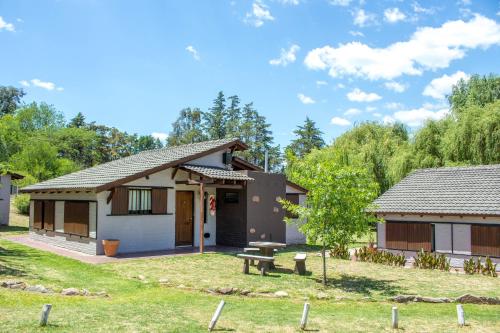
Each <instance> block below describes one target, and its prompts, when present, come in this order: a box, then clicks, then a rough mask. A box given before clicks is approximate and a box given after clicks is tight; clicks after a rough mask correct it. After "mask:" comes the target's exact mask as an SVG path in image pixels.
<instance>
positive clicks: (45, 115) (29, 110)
mask: <svg viewBox="0 0 500 333" xmlns="http://www.w3.org/2000/svg"><path fill="white" fill-rule="evenodd" d="M16 118H17V120H18V121H19V125H20V126H21V129H22V130H23V131H27V132H34V131H39V130H49V129H57V128H61V127H63V126H65V122H64V116H63V114H62V113H61V112H59V111H57V110H56V109H55V108H54V107H53V106H52V105H48V104H47V103H43V102H42V103H40V104H38V103H36V102H33V103H31V104H28V105H25V106H23V107H22V108H20V109H19V110H17V112H16Z"/></svg>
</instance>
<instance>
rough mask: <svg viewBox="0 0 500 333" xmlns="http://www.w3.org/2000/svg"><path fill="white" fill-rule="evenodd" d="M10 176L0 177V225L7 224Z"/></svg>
mask: <svg viewBox="0 0 500 333" xmlns="http://www.w3.org/2000/svg"><path fill="white" fill-rule="evenodd" d="M10 178H11V177H10V175H0V225H8V224H9V213H10Z"/></svg>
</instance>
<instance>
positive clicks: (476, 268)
mask: <svg viewBox="0 0 500 333" xmlns="http://www.w3.org/2000/svg"><path fill="white" fill-rule="evenodd" d="M464 271H465V273H466V274H471V275H472V274H479V273H480V274H483V275H487V276H492V277H497V275H498V274H497V264H494V263H493V261H492V260H491V259H490V257H486V259H485V261H484V264H483V262H482V261H481V258H477V259H476V261H474V258H470V259H467V260H464Z"/></svg>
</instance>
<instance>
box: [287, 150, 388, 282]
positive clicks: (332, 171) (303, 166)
mask: <svg viewBox="0 0 500 333" xmlns="http://www.w3.org/2000/svg"><path fill="white" fill-rule="evenodd" d="M288 172H289V175H290V176H291V179H292V180H293V181H294V182H297V183H298V184H300V185H301V186H304V187H305V188H307V189H308V190H309V192H308V193H307V200H306V204H305V205H304V206H300V205H295V204H293V203H291V202H289V201H286V200H281V203H282V205H283V207H284V208H285V209H286V210H287V211H289V212H291V213H292V214H294V215H298V217H299V218H298V219H297V220H290V219H285V220H286V221H287V223H298V227H299V230H300V231H301V232H303V233H304V234H305V235H306V236H307V238H308V239H309V240H310V241H312V242H315V243H321V245H322V257H323V285H325V286H326V256H325V252H326V249H327V248H331V247H333V246H336V245H341V246H347V245H348V244H349V243H350V242H351V241H352V240H353V239H354V237H356V236H359V235H362V234H364V233H366V232H367V231H368V229H369V228H370V224H371V223H373V222H376V221H377V219H376V218H375V217H374V216H373V215H371V214H367V212H366V210H367V208H369V207H370V206H371V204H372V202H373V200H374V199H375V198H376V197H377V194H378V184H377V182H376V181H374V179H373V177H372V176H371V175H370V174H369V173H368V172H367V170H366V169H364V168H355V167H351V166H341V165H340V164H338V163H336V162H335V161H334V160H332V159H329V160H317V159H316V158H315V157H314V154H310V155H308V156H306V158H305V159H303V160H297V161H295V163H293V166H292V167H291V170H288ZM296 221H302V222H296Z"/></svg>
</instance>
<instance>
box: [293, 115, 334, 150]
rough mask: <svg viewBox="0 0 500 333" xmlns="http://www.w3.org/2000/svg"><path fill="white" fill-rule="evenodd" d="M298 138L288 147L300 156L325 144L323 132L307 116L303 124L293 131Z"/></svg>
mask: <svg viewBox="0 0 500 333" xmlns="http://www.w3.org/2000/svg"><path fill="white" fill-rule="evenodd" d="M293 133H294V134H295V136H296V138H295V139H294V140H293V141H292V143H290V145H289V146H288V147H287V148H286V149H287V150H289V151H290V152H291V153H292V154H294V155H295V156H298V157H304V156H305V155H306V154H309V153H310V152H311V150H313V149H320V148H323V147H324V146H325V141H323V138H322V137H321V135H322V134H323V133H322V132H321V131H320V129H319V128H317V127H316V124H315V122H314V121H312V120H311V119H309V117H307V118H306V120H305V122H304V125H303V126H300V125H299V126H297V129H296V130H294V131H293Z"/></svg>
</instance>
